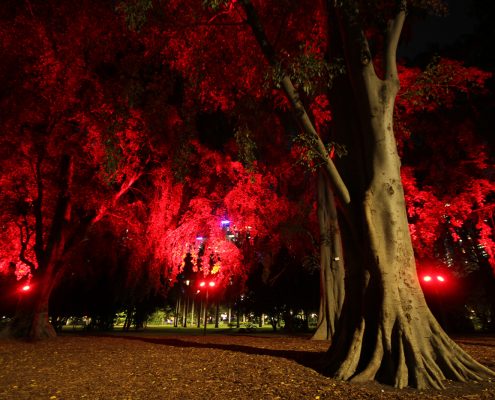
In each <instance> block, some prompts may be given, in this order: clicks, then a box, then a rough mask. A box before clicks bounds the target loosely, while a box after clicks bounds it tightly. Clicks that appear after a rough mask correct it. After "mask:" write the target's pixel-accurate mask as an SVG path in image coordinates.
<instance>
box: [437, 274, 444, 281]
mask: <svg viewBox="0 0 495 400" xmlns="http://www.w3.org/2000/svg"><path fill="white" fill-rule="evenodd" d="M437 281H439V282H445V278H444V277H443V276H442V275H438V276H437Z"/></svg>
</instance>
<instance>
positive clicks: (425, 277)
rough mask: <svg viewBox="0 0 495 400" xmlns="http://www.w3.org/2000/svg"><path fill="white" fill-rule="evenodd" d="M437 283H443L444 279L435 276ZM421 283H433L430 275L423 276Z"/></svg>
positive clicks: (440, 276)
mask: <svg viewBox="0 0 495 400" xmlns="http://www.w3.org/2000/svg"><path fill="white" fill-rule="evenodd" d="M436 278H437V281H438V282H442V283H443V282H445V278H444V277H443V276H442V275H437V276H436ZM423 281H424V282H431V281H433V277H432V276H431V275H425V276H423Z"/></svg>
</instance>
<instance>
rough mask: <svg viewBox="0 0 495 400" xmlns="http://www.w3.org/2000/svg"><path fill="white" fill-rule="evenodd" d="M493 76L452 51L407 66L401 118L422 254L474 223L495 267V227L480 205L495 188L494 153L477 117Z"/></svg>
mask: <svg viewBox="0 0 495 400" xmlns="http://www.w3.org/2000/svg"><path fill="white" fill-rule="evenodd" d="M489 77H490V74H488V73H486V72H484V71H481V70H479V69H477V68H474V67H465V66H463V65H462V63H460V62H457V61H451V60H445V59H437V60H434V61H433V62H432V64H430V65H429V66H428V67H427V68H426V69H425V70H424V71H420V70H419V69H417V68H416V69H409V68H405V67H402V71H401V81H402V82H403V84H402V95H400V94H399V98H398V102H397V109H398V113H399V115H400V119H398V120H397V126H398V132H399V140H400V143H401V147H402V153H403V163H404V164H405V165H404V166H403V168H402V179H403V184H404V189H405V193H406V200H407V205H408V216H409V219H410V230H411V234H412V239H413V244H414V248H415V252H416V254H417V256H419V257H420V258H425V259H428V258H433V257H434V255H435V253H436V252H438V246H439V241H440V240H441V239H442V238H444V237H445V235H448V236H451V237H452V238H453V240H454V241H455V242H457V241H459V239H460V234H461V231H462V229H463V228H465V227H466V225H473V223H474V224H475V225H476V230H477V234H478V241H479V243H480V244H481V245H482V246H483V247H484V249H485V251H486V253H487V254H488V256H489V258H488V261H489V262H490V264H491V265H492V267H494V268H495V259H494V258H493V254H491V253H492V252H493V246H494V242H493V227H492V226H491V225H490V220H489V219H487V218H480V215H478V212H477V210H478V209H485V208H486V206H487V205H490V204H491V203H490V202H491V201H493V196H494V194H495V185H494V183H493V179H491V175H492V174H493V168H494V167H493V165H494V159H493V156H492V155H491V154H490V153H491V152H490V148H489V145H488V143H486V141H484V140H483V137H482V136H480V133H479V130H480V128H479V127H478V126H477V124H476V115H477V114H476V107H477V103H478V102H479V101H483V98H484V97H483V96H485V94H486V93H485V89H484V86H485V81H486V80H487V79H488V78H489ZM446 132H448V134H446Z"/></svg>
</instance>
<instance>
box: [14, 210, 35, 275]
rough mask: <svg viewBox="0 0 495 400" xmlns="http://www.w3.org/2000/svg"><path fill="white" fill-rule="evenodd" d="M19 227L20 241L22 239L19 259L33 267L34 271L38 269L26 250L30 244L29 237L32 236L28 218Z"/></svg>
mask: <svg viewBox="0 0 495 400" xmlns="http://www.w3.org/2000/svg"><path fill="white" fill-rule="evenodd" d="M23 225H24V228H25V229H26V235H25V236H24V231H23ZM17 227H18V228H19V231H20V235H19V237H20V241H21V251H20V252H19V259H20V260H21V261H22V262H23V263H24V264H26V265H27V266H28V267H29V268H31V271H34V270H35V269H36V265H35V264H34V263H33V262H32V261H31V260H28V259H27V257H26V250H27V246H28V244H29V239H30V237H31V235H30V233H29V226H28V223H27V219H26V218H24V224H19V223H18V224H17Z"/></svg>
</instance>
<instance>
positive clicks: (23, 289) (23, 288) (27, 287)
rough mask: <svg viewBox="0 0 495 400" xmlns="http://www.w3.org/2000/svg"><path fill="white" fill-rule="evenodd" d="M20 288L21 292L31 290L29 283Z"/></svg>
mask: <svg viewBox="0 0 495 400" xmlns="http://www.w3.org/2000/svg"><path fill="white" fill-rule="evenodd" d="M21 290H22V291H23V292H28V291H29V290H31V286H29V285H24V286H23V287H22V288H21Z"/></svg>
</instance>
